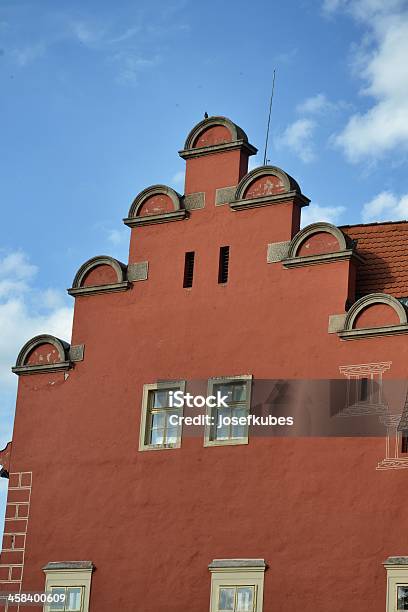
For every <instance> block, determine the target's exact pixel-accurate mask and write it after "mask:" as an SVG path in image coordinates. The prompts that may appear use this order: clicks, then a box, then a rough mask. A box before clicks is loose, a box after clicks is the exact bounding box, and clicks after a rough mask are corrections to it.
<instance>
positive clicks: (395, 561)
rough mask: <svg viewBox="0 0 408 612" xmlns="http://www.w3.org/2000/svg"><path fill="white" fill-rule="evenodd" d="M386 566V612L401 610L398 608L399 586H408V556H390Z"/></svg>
mask: <svg viewBox="0 0 408 612" xmlns="http://www.w3.org/2000/svg"><path fill="white" fill-rule="evenodd" d="M384 567H385V569H386V570H387V607H386V612H399V610H398V608H397V603H398V602H397V596H398V587H399V586H405V587H407V588H408V557H388V559H387V560H386V561H385V563H384Z"/></svg>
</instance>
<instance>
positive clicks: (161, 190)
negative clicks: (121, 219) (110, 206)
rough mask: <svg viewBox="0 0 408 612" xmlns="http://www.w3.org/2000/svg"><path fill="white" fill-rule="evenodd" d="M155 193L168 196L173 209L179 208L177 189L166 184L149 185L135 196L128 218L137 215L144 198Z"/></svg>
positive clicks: (179, 197)
mask: <svg viewBox="0 0 408 612" xmlns="http://www.w3.org/2000/svg"><path fill="white" fill-rule="evenodd" d="M155 195H166V196H168V197H169V198H170V200H171V201H172V203H173V207H174V210H175V211H177V210H180V209H181V195H180V194H179V193H177V191H175V190H174V189H172V188H171V187H168V185H151V186H150V187H146V189H143V191H141V192H140V193H139V194H138V195H137V196H136V197H135V199H134V200H133V202H132V204H131V206H130V209H129V215H128V218H133V217H137V216H138V214H139V213H140V210H141V208H142V207H143V204H144V203H145V202H146V200H147V199H148V198H151V197H152V196H155Z"/></svg>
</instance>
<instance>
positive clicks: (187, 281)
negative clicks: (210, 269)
mask: <svg viewBox="0 0 408 612" xmlns="http://www.w3.org/2000/svg"><path fill="white" fill-rule="evenodd" d="M194 255H195V253H194V251H189V252H188V253H186V255H185V259H184V280H183V287H184V288H187V287H192V286H193V276H194Z"/></svg>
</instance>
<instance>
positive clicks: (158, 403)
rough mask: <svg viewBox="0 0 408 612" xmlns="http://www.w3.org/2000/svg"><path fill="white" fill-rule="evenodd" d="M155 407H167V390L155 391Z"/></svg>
mask: <svg viewBox="0 0 408 612" xmlns="http://www.w3.org/2000/svg"><path fill="white" fill-rule="evenodd" d="M153 394H154V397H153V408H166V407H167V406H168V405H169V392H168V391H167V390H163V391H154V392H153Z"/></svg>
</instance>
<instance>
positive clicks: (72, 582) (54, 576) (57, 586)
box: [43, 561, 94, 612]
mask: <svg viewBox="0 0 408 612" xmlns="http://www.w3.org/2000/svg"><path fill="white" fill-rule="evenodd" d="M43 570H44V572H45V576H46V578H45V590H46V592H47V593H51V594H52V595H54V596H55V601H53V602H51V603H49V604H47V605H46V606H45V607H44V610H45V611H46V612H88V611H89V598H90V592H91V578H92V572H93V570H94V566H93V564H92V562H91V561H62V562H51V563H48V564H47V565H46V566H45V567H44V568H43ZM58 596H62V597H58ZM60 599H62V601H60Z"/></svg>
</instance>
